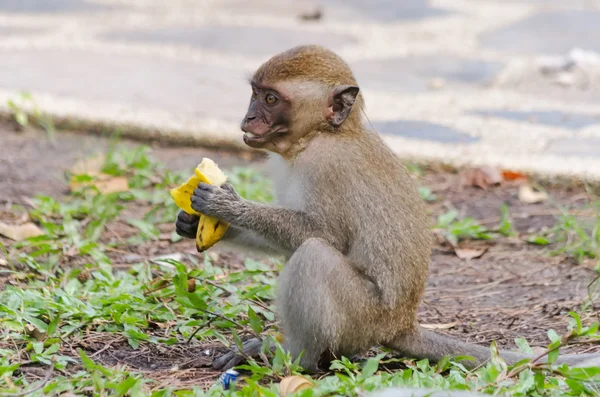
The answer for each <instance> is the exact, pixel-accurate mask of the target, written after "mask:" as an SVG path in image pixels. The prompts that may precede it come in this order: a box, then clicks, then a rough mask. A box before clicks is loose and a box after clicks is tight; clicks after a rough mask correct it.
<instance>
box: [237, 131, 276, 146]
mask: <svg viewBox="0 0 600 397" xmlns="http://www.w3.org/2000/svg"><path fill="white" fill-rule="evenodd" d="M284 133H285V131H278V130H275V131H269V132H267V133H266V134H264V135H257V134H255V133H253V132H250V131H246V132H244V143H245V144H246V145H248V146H253V145H260V144H262V143H266V142H269V141H272V140H273V138H275V137H277V136H279V135H282V134H284Z"/></svg>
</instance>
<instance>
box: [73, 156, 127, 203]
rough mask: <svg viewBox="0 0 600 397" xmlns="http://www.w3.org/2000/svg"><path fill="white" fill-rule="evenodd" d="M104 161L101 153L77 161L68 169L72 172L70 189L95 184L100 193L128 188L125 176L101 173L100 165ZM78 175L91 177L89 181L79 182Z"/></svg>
mask: <svg viewBox="0 0 600 397" xmlns="http://www.w3.org/2000/svg"><path fill="white" fill-rule="evenodd" d="M105 162H106V156H105V155H103V154H101V155H98V156H94V157H90V158H87V159H84V160H81V161H78V162H77V163H75V165H73V167H71V169H70V170H69V171H70V172H71V174H72V177H71V182H70V184H69V187H70V188H71V191H73V190H75V189H78V188H80V187H83V186H95V187H96V188H97V189H98V190H99V191H100V193H102V194H108V193H118V192H126V191H128V190H129V183H128V181H127V178H125V177H123V176H113V175H108V174H104V173H102V167H103V166H104V163H105ZM78 175H88V176H90V177H92V178H93V180H91V181H85V182H79V181H77V176H78Z"/></svg>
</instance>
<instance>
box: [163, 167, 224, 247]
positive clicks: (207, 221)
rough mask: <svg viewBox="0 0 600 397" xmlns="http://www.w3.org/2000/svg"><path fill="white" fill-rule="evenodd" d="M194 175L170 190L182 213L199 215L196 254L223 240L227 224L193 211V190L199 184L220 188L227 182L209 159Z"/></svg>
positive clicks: (197, 168)
mask: <svg viewBox="0 0 600 397" xmlns="http://www.w3.org/2000/svg"><path fill="white" fill-rule="evenodd" d="M194 173H195V175H194V176H192V177H191V178H190V179H188V181H187V182H186V183H184V184H183V185H181V186H179V187H178V188H175V189H172V190H171V197H172V198H173V200H174V201H175V204H176V205H177V206H178V207H179V208H181V209H182V210H183V211H184V212H186V213H188V214H191V215H199V216H200V221H199V222H198V231H197V232H196V248H197V249H198V252H202V251H206V250H207V249H209V248H210V247H212V246H213V245H215V244H216V243H217V242H218V241H219V240H221V239H222V238H223V236H224V235H225V232H226V231H227V228H228V227H229V223H227V222H225V221H222V220H220V219H218V218H215V217H213V216H206V215H204V214H201V213H199V212H196V211H194V209H193V208H192V201H191V197H192V194H193V193H194V189H195V188H197V187H198V184H199V183H200V182H204V183H209V184H211V185H216V186H221V185H223V184H224V183H225V182H226V181H227V176H225V174H224V173H223V171H221V169H219V166H218V165H216V164H215V162H214V161H212V160H211V159H209V158H206V157H205V158H203V159H202V162H201V163H200V164H199V165H198V167H196V169H195V170H194Z"/></svg>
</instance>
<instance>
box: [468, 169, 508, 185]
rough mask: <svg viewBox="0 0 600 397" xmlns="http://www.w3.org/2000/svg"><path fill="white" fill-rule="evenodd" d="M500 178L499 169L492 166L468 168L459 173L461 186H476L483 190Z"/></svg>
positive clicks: (496, 182) (497, 182) (500, 180)
mask: <svg viewBox="0 0 600 397" xmlns="http://www.w3.org/2000/svg"><path fill="white" fill-rule="evenodd" d="M502 180H503V179H502V174H501V173H500V171H499V170H498V169H496V168H493V167H479V168H470V169H467V170H465V171H463V172H461V173H460V185H461V186H477V187H480V188H482V189H484V190H486V189H487V188H488V186H490V185H497V184H499V183H500V182H502Z"/></svg>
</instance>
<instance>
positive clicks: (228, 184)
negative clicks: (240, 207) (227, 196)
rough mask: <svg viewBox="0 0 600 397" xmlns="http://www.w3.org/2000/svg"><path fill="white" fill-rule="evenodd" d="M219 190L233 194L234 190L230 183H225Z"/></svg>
mask: <svg viewBox="0 0 600 397" xmlns="http://www.w3.org/2000/svg"><path fill="white" fill-rule="evenodd" d="M221 188H222V189H225V190H227V191H228V192H231V193H235V188H234V187H233V185H232V184H231V183H225V184H223V185H221Z"/></svg>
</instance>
